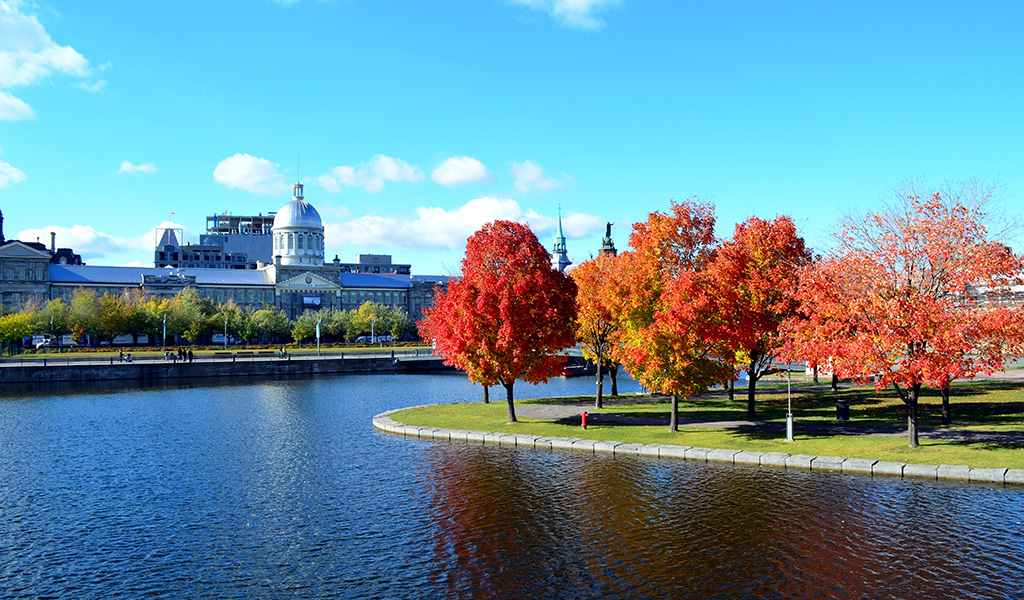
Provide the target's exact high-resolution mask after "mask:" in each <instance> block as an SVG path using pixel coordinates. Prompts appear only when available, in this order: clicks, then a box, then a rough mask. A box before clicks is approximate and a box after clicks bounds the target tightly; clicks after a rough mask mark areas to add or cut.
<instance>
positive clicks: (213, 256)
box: [0, 183, 448, 320]
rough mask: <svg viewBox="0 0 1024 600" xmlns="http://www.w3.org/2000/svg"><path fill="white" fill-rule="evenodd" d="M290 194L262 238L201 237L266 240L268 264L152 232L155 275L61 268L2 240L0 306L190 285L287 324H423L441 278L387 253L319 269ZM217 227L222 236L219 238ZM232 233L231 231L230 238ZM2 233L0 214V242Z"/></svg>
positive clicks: (160, 292) (319, 228)
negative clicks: (395, 318)
mask: <svg viewBox="0 0 1024 600" xmlns="http://www.w3.org/2000/svg"><path fill="white" fill-rule="evenodd" d="M293 190H294V192H293V197H292V200H291V201H290V202H288V204H286V205H285V206H283V207H282V208H281V210H279V211H277V213H271V214H273V220H272V221H270V222H269V226H270V227H269V233H268V229H267V225H268V223H267V221H266V220H264V221H260V220H259V219H255V220H254V218H252V217H245V218H239V219H241V220H240V221H238V223H249V224H250V225H252V226H253V227H254V228H255V227H256V226H257V225H258V226H259V233H258V234H257V233H252V234H250V233H245V231H244V226H243V225H238V224H237V223H236V222H234V221H230V220H229V221H228V225H224V223H223V222H222V221H221V218H220V217H218V218H217V220H216V221H215V222H214V224H213V228H215V229H217V231H215V232H214V233H210V234H209V235H210V236H211V237H216V236H228V235H239V236H243V237H244V236H250V237H255V236H257V235H258V236H266V238H267V239H268V240H269V241H270V248H271V252H270V253H269V254H268V256H266V258H268V259H269V260H267V261H263V260H257V261H255V262H254V263H250V261H249V257H248V255H247V254H245V253H243V254H244V256H245V259H244V260H239V259H238V256H240V255H237V254H234V253H232V252H226V251H225V248H227V247H228V246H227V245H224V246H221V245H215V244H205V243H204V244H185V245H181V243H180V240H181V230H180V229H177V230H175V229H164V230H162V231H160V232H159V234H158V235H159V239H158V241H157V247H156V253H155V258H156V261H155V263H156V266H154V267H97V266H85V265H84V264H82V263H81V259H80V257H79V260H78V262H77V263H74V262H71V261H68V262H67V263H60V262H59V261H56V260H51V259H55V258H58V257H60V256H63V255H62V254H61V253H60V251H55V252H46V249H45V247H43V246H42V245H41V244H38V243H30V242H18V241H9V242H7V243H6V244H3V245H0V301H2V302H3V303H4V304H5V305H7V306H8V307H12V308H13V307H16V306H19V305H21V304H23V303H24V302H25V301H27V300H35V301H39V302H45V301H47V300H50V299H54V298H62V299H64V300H65V301H70V300H71V298H72V297H73V296H74V294H75V291H76V290H78V289H80V288H83V289H87V290H92V291H93V292H95V293H97V294H99V295H102V294H104V293H110V294H115V295H118V294H121V293H123V292H124V291H126V290H130V289H141V290H142V291H143V292H144V293H145V294H147V295H149V296H164V297H170V296H174V295H175V294H177V293H178V292H180V291H181V290H183V289H184V288H186V287H191V288H194V289H195V290H196V291H197V293H198V294H199V296H200V297H201V298H209V299H211V300H213V301H215V302H227V301H228V300H231V301H234V302H235V303H236V304H239V305H243V306H251V307H254V308H259V307H261V306H263V305H271V306H277V307H280V308H282V309H283V310H284V311H285V312H286V313H287V314H288V316H289V317H291V318H295V317H297V316H299V315H300V314H302V312H303V311H305V310H321V309H327V308H338V309H344V310H351V309H355V308H359V307H360V306H361V305H362V304H364V303H365V302H376V303H378V304H385V305H388V306H390V307H392V308H397V309H402V310H404V311H405V312H406V313H407V314H408V315H409V317H410V318H412V319H414V320H415V319H419V318H421V317H422V315H423V309H424V308H427V307H429V306H430V305H431V304H432V303H433V298H434V291H435V289H436V288H437V286H438V285H445V283H446V282H447V279H448V278H447V277H444V276H415V275H412V267H411V265H408V264H394V263H393V262H392V260H391V256H390V255H388V254H361V255H359V256H358V257H357V259H356V262H354V263H342V262H341V261H340V260H339V259H338V257H337V256H336V257H335V258H334V260H333V261H331V262H329V263H325V262H324V227H323V222H322V221H321V220H320V214H319V213H318V212H317V210H316V209H315V208H314V207H313V206H312V205H310V204H309V203H307V202H306V201H305V198H303V186H302V184H301V183H296V184H295V185H294V187H293ZM261 218H262V219H269V217H261ZM244 219H249V220H248V221H245V220H244ZM208 222H209V220H208ZM225 227H226V228H227V229H228V230H229V232H228V233H223V232H222V231H221V230H222V229H223V228H225ZM239 228H241V229H239ZM236 229H237V230H238V231H239V233H237V234H235V233H231V231H235V230H236ZM2 232H3V228H2V214H0V236H2V235H3V233H2ZM61 250H65V249H61ZM73 256H75V257H77V256H78V255H73ZM218 257H219V258H218Z"/></svg>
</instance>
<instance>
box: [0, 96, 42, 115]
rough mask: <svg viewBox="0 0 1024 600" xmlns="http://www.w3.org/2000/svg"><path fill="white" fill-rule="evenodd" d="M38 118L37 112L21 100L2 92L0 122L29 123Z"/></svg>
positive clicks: (0, 97)
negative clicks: (28, 121)
mask: <svg viewBox="0 0 1024 600" xmlns="http://www.w3.org/2000/svg"><path fill="white" fill-rule="evenodd" d="M34 118H36V111H34V110H32V107H31V106H29V105H28V104H25V102H24V101H23V100H21V99H19V98H15V97H14V96H12V95H10V94H8V93H6V92H0V121H27V120H29V119H34Z"/></svg>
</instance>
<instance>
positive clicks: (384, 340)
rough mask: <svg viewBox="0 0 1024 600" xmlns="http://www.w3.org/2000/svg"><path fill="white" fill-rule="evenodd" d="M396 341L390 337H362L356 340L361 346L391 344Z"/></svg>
mask: <svg viewBox="0 0 1024 600" xmlns="http://www.w3.org/2000/svg"><path fill="white" fill-rule="evenodd" d="M394 341H395V338H393V337H391V336H390V335H375V336H369V335H361V336H359V337H357V338H356V342H357V343H360V344H390V343H392V342H394Z"/></svg>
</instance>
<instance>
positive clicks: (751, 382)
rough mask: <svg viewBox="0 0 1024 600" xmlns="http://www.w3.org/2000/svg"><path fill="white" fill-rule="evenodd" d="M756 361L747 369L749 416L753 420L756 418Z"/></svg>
mask: <svg viewBox="0 0 1024 600" xmlns="http://www.w3.org/2000/svg"><path fill="white" fill-rule="evenodd" d="M756 368H757V367H755V366H754V363H753V362H751V363H750V367H749V368H748V369H747V418H748V419H750V420H751V421H753V420H754V394H755V393H756V391H757V378H756V376H755V373H756V371H755V369H756Z"/></svg>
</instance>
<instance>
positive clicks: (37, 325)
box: [32, 298, 71, 336]
mask: <svg viewBox="0 0 1024 600" xmlns="http://www.w3.org/2000/svg"><path fill="white" fill-rule="evenodd" d="M32 329H33V331H34V332H35V333H52V334H53V335H57V336H60V335H64V334H67V333H71V322H70V320H69V319H68V305H67V304H65V303H64V301H63V300H61V299H60V298H57V299H55V300H50V301H49V302H47V303H46V305H45V306H43V307H42V308H41V309H40V310H39V311H38V312H36V313H35V322H34V323H33V326H32Z"/></svg>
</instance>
